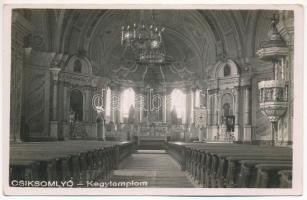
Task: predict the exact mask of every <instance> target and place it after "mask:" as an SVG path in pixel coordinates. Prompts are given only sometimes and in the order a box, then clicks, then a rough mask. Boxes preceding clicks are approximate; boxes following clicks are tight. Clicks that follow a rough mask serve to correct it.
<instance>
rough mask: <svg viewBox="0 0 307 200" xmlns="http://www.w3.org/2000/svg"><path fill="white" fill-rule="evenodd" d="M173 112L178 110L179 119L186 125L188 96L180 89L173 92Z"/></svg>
mask: <svg viewBox="0 0 307 200" xmlns="http://www.w3.org/2000/svg"><path fill="white" fill-rule="evenodd" d="M171 98H172V104H171V105H172V107H171V108H172V110H174V109H175V110H176V113H177V117H178V118H180V119H181V120H182V123H185V114H186V95H185V94H184V93H183V92H182V91H181V90H178V89H174V90H173V92H172V96H171Z"/></svg>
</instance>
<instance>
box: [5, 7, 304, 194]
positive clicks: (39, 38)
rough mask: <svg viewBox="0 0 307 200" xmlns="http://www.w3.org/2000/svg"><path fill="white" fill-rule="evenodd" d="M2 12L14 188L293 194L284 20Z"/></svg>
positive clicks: (285, 13) (226, 14)
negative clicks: (8, 16)
mask: <svg viewBox="0 0 307 200" xmlns="http://www.w3.org/2000/svg"><path fill="white" fill-rule="evenodd" d="M12 15H13V17H12V40H11V46H12V49H11V52H12V56H11V82H10V84H11V85H10V87H11V90H10V91H11V94H10V114H9V117H10V135H9V136H10V137H9V138H10V163H9V165H10V173H9V175H10V182H9V183H10V186H13V187H19V186H20V187H34V186H33V185H29V184H32V182H31V181H36V180H37V181H39V182H38V184H40V185H39V187H40V186H42V187H57V185H56V184H55V183H54V181H57V182H58V183H60V182H61V181H64V182H69V183H72V185H69V186H68V185H60V186H59V187H105V185H103V186H101V185H100V183H107V182H108V181H114V183H119V182H129V181H136V182H137V181H141V182H142V181H147V182H148V184H147V185H146V186H144V187H158V188H159V187H161V188H162V187H163V188H164V187H172V188H177V187H178V188H179V187H181V188H182V187H203V188H284V187H285V188H291V187H292V165H293V163H292V159H293V155H292V153H293V152H292V149H294V148H293V145H294V144H295V145H297V143H293V142H297V141H293V138H295V137H294V134H300V133H299V132H298V133H295V132H294V131H293V128H294V127H295V126H296V124H294V107H293V105H294V96H295V95H294V85H293V84H294V77H293V74H294V63H293V58H294V48H293V46H294V23H293V22H294V21H293V20H294V13H293V11H291V10H278V11H277V10H275V11H274V10H255V11H252V10H248V11H246V10H207V9H203V10H201V9H200V10H185V9H184V10H137V9H136V10H129V9H127V10H116V9H110V10H105V9H72V10H70V9H16V10H14V11H13V14H12ZM296 138H297V137H296ZM145 150H147V151H145ZM26 181H30V182H29V183H28V182H26ZM50 182H51V183H50ZM88 182H90V184H88ZM20 183H22V185H21V184H20ZM42 183H43V184H47V185H42ZM48 183H49V184H50V185H48ZM96 183H97V184H96ZM112 187H118V185H117V186H114V185H113V186H112ZM121 187H126V186H123V185H121ZM129 187H130V186H129ZM133 187H137V186H136V185H134V186H133Z"/></svg>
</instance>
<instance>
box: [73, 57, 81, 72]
mask: <svg viewBox="0 0 307 200" xmlns="http://www.w3.org/2000/svg"><path fill="white" fill-rule="evenodd" d="M74 72H78V73H81V72H82V64H81V62H80V60H79V59H77V60H75V62H74Z"/></svg>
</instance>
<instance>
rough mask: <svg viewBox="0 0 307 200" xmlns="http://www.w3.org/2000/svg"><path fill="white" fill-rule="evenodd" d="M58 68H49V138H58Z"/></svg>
mask: <svg viewBox="0 0 307 200" xmlns="http://www.w3.org/2000/svg"><path fill="white" fill-rule="evenodd" d="M60 70H61V69H60V68H57V67H53V68H50V72H51V81H52V117H51V119H52V120H51V121H50V137H51V138H58V132H59V131H58V116H57V115H58V113H57V109H58V81H59V72H60Z"/></svg>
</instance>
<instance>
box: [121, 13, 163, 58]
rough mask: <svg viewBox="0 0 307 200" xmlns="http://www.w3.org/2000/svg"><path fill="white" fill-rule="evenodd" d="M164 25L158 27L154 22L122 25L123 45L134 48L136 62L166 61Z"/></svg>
mask: <svg viewBox="0 0 307 200" xmlns="http://www.w3.org/2000/svg"><path fill="white" fill-rule="evenodd" d="M164 30H165V28H164V27H158V26H156V25H155V23H154V14H153V12H152V23H151V24H149V25H145V24H144V23H142V22H140V23H139V24H137V23H134V24H133V25H127V26H122V28H121V45H123V46H124V47H125V48H126V49H128V48H130V49H132V51H133V53H134V55H135V59H136V62H137V63H139V64H161V63H164V61H165V50H164V45H163V40H162V33H163V31H164Z"/></svg>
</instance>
